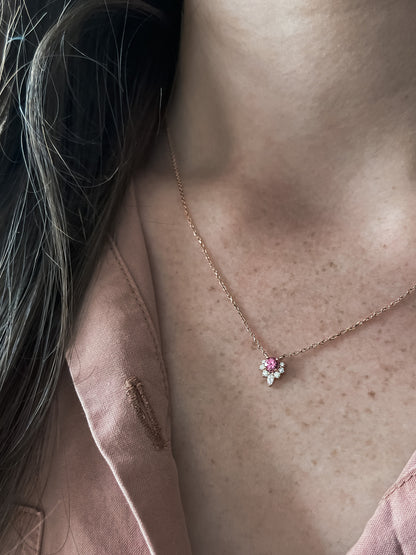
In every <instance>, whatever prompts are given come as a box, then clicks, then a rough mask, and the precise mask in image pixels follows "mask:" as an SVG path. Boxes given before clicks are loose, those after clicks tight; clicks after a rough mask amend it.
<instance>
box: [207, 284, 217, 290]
mask: <svg viewBox="0 0 416 555" xmlns="http://www.w3.org/2000/svg"><path fill="white" fill-rule="evenodd" d="M215 290H216V287H214V286H213V285H211V286H210V288H209V290H208V291H215Z"/></svg>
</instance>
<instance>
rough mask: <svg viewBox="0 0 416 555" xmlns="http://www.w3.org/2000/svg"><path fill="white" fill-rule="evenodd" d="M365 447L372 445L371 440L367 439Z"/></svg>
mask: <svg viewBox="0 0 416 555" xmlns="http://www.w3.org/2000/svg"><path fill="white" fill-rule="evenodd" d="M365 444H366V445H373V440H372V439H367V441H366V442H365Z"/></svg>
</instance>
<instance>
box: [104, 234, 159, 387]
mask: <svg viewBox="0 0 416 555" xmlns="http://www.w3.org/2000/svg"><path fill="white" fill-rule="evenodd" d="M109 241H110V249H111V252H112V253H113V256H114V258H115V259H116V262H117V264H118V266H119V268H120V270H121V272H122V274H123V276H124V278H125V279H126V281H127V283H128V285H129V288H130V291H131V292H132V294H133V296H134V298H135V300H136V302H137V304H138V306H139V308H140V311H141V313H142V315H143V318H144V321H145V322H146V326H147V329H148V331H149V333H150V337H151V338H152V343H153V348H154V350H155V353H156V358H157V361H158V363H159V369H160V371H161V374H162V380H163V386H164V388H165V394H166V396H167V397H168V396H169V388H168V384H167V378H166V376H165V372H164V371H163V363H162V358H161V354H160V351H159V347H158V342H157V340H156V337H155V334H154V332H153V329H152V325H151V324H150V322H149V318H148V315H147V313H146V312H147V311H146V309H145V307H144V306H143V304H144V303H143V300H142V299H141V298H140V297H139V296H138V295H137V292H136V288H137V286H136V284H134V285H133V284H132V283H131V280H130V276H129V274H128V272H127V271H126V268H125V267H124V261H123V260H121V259H120V256H119V253H118V249H117V246H116V244H115V243H114V240H113V238H112V237H111V236H110V237H109Z"/></svg>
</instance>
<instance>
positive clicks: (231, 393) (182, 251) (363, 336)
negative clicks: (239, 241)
mask: <svg viewBox="0 0 416 555" xmlns="http://www.w3.org/2000/svg"><path fill="white" fill-rule="evenodd" d="M149 230H150V233H148V236H147V237H148V244H149V246H150V249H149V250H150V259H151V266H152V272H153V275H154V283H155V292H156V301H157V306H158V313H159V321H160V327H161V337H162V350H163V355H164V359H165V363H166V366H167V371H168V376H169V383H170V389H171V399H172V446H173V451H174V456H175V459H176V463H177V467H178V474H179V482H180V488H181V494H182V500H183V505H184V510H185V516H186V519H187V524H188V530H189V535H190V538H191V543H192V546H193V551H194V552H195V553H196V554H197V555H208V554H212V553H224V554H225V553H230V554H231V553H240V554H242V555H249V554H250V555H252V554H253V553H256V555H257V554H258V555H268V554H275V553H278V554H279V555H293V554H294V553H310V554H311V555H315V554H316V555H318V554H319V555H323V554H324V555H336V554H345V553H346V552H347V550H348V549H349V548H350V547H352V546H353V544H354V543H355V542H356V541H357V540H358V538H359V536H360V535H361V533H362V531H363V529H364V527H365V525H366V523H367V521H368V520H369V518H370V517H371V516H372V515H373V513H374V512H375V510H376V507H377V504H378V502H379V500H380V499H381V497H382V495H383V493H384V492H385V491H386V490H387V488H388V487H389V486H391V485H392V483H393V482H394V481H395V480H396V478H397V477H398V475H399V474H400V472H401V470H402V469H403V467H404V466H405V464H406V462H407V461H408V460H409V458H410V456H411V455H412V453H413V452H414V451H415V450H416V437H415V434H414V421H415V416H416V347H415V343H414V326H415V318H416V301H415V300H414V298H413V296H410V297H408V298H407V299H406V301H404V302H403V303H401V304H399V305H398V306H397V307H395V308H393V309H392V310H390V311H388V312H386V313H384V314H382V315H381V316H379V317H377V318H375V319H373V320H372V321H371V322H368V323H366V324H364V325H363V326H360V327H359V328H358V329H357V330H355V331H352V332H350V333H348V334H346V335H345V336H342V337H339V338H337V339H336V340H334V341H330V342H327V343H326V344H325V345H323V346H320V347H317V348H314V349H311V350H309V351H308V352H306V353H304V354H301V355H299V356H294V357H289V358H288V359H287V361H286V362H287V369H286V372H285V374H284V375H283V376H282V377H281V378H280V379H279V380H278V381H276V382H275V383H274V384H273V386H272V387H268V386H267V384H266V380H265V378H264V377H262V375H261V371H260V370H259V369H258V367H259V363H260V362H261V360H262V358H263V356H262V354H261V353H260V351H258V350H257V349H256V348H255V346H254V343H253V342H252V340H251V338H250V336H249V334H248V333H247V331H246V329H245V328H244V326H243V323H242V321H241V318H240V317H239V316H238V314H237V312H236V311H235V310H234V309H233V307H232V306H231V303H230V302H229V301H228V300H227V298H226V296H225V295H224V292H223V291H221V289H220V287H219V286H218V283H217V282H216V280H215V277H214V276H213V275H212V272H211V271H210V269H209V268H208V266H207V265H206V263H205V262H204V260H203V257H201V253H200V252H199V251H198V250H197V249H195V245H194V244H193V238H192V237H191V236H189V237H190V238H189V240H188V237H187V238H186V239H185V240H182V239H181V240H179V238H178V237H175V231H173V233H172V234H170V235H169V241H168V242H167V241H166V232H164V233H161V232H159V228H152V227H151V226H148V231H149ZM180 238H182V235H181V236H180ZM168 243H169V244H170V245H171V246H170V247H169V248H167V246H166V245H167V244H168ZM172 245H174V248H172ZM290 250H291V251H292V250H293V249H290ZM189 253H191V254H189ZM337 262H338V261H337ZM249 266H250V265H249ZM253 266H255V264H251V270H250V272H247V273H246V274H244V273H242V272H240V273H237V274H234V275H233V278H234V279H233V284H234V286H235V290H236V291H239V292H241V293H240V295H239V296H238V302H239V304H240V305H241V307H242V308H243V309H244V312H245V314H246V315H247V316H248V318H249V321H250V325H251V326H252V328H253V330H254V331H255V333H256V335H257V336H258V337H259V339H260V340H261V342H262V343H263V344H264V345H265V346H266V347H267V350H268V351H270V354H271V355H273V354H279V352H282V351H283V352H288V351H289V352H290V351H295V350H297V349H299V348H303V347H305V346H307V345H310V344H312V343H314V342H315V341H320V340H321V339H322V338H324V337H327V336H329V335H331V334H333V333H335V332H337V331H339V330H340V329H342V328H344V327H347V326H349V325H351V324H352V323H353V322H354V321H355V320H357V319H359V318H362V317H364V316H366V315H367V314H369V313H370V312H371V311H372V310H375V309H377V308H379V307H380V306H382V305H383V304H386V303H387V302H388V301H389V300H391V299H392V298H394V296H395V294H392V295H391V296H390V297H388V296H387V298H386V295H385V291H386V290H388V288H389V287H390V288H391V290H392V291H394V287H393V286H394V280H391V281H390V282H389V281H388V279H386V280H385V283H384V282H383V280H381V281H380V284H377V283H374V282H371V287H369V283H370V282H369V280H368V275H367V271H366V270H365V269H363V271H362V272H359V271H357V267H355V268H354V269H351V271H348V268H345V267H344V268H343V269H342V270H341V271H340V270H339V268H338V271H336V270H337V268H336V264H335V263H332V266H331V263H330V264H329V265H328V268H327V272H328V274H327V279H319V276H318V277H317V279H316V280H313V279H309V278H308V270H307V266H306V265H305V267H304V268H302V267H301V266H299V267H298V268H297V270H298V271H297V272H296V276H297V277H294V274H293V273H292V272H290V271H286V270H285V269H284V268H281V267H279V265H278V264H270V265H269V267H268V269H267V272H268V275H267V277H266V278H265V277H264V273H263V274H260V273H259V274H257V273H256V271H255V269H254V270H253ZM316 266H318V267H321V268H322V264H317V265H316ZM237 267H238V265H237ZM313 267H314V266H313V264H309V268H313ZM226 270H227V269H226ZM331 272H332V273H331ZM225 273H226V275H230V272H228V271H226V272H225ZM383 277H385V276H383ZM326 283H327V284H328V286H326V285H325V284H326ZM305 285H306V286H305ZM383 291H384V293H383ZM401 292H402V291H401V290H400V291H399V292H398V294H400V293H401ZM361 293H362V294H361ZM370 293H371V294H370ZM398 294H397V295H398ZM397 295H396V296H397ZM271 349H276V352H271Z"/></svg>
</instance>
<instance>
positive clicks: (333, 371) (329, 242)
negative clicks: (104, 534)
mask: <svg viewBox="0 0 416 555" xmlns="http://www.w3.org/2000/svg"><path fill="white" fill-rule="evenodd" d="M415 21H416V5H415V4H414V3H412V2H410V1H402V2H394V1H387V0H375V1H371V0H367V1H366V2H362V1H358V0H357V1H355V0H354V1H346V0H314V1H313V2H311V0H290V1H282V0H277V1H276V0H263V1H262V2H256V1H250V2H248V1H243V2H242V1H240V0H221V1H220V0H188V1H185V12H184V27H183V35H182V43H181V52H180V59H179V70H178V74H177V80H176V84H175V90H174V93H173V95H172V97H171V102H170V105H169V110H168V122H169V126H170V129H171V135H172V138H173V142H174V148H175V153H176V156H177V160H178V164H179V169H180V173H181V175H182V178H183V181H184V184H185V191H186V195H187V199H188V202H189V205H190V207H191V212H192V214H193V216H194V218H195V221H196V223H197V226H198V228H199V230H200V231H201V234H202V235H203V237H204V240H205V241H206V243H207V245H208V247H209V250H210V252H211V253H212V254H213V258H214V260H215V263H216V265H217V266H218V267H219V268H220V269H221V271H222V273H223V274H224V276H225V277H226V281H227V283H229V285H230V288H231V290H232V291H233V293H234V294H235V296H236V298H237V301H238V302H239V303H240V304H241V306H242V308H243V310H244V311H245V313H246V314H247V316H248V318H249V322H250V324H251V325H252V326H253V328H254V329H255V331H256V332H257V333H258V335H259V336H260V339H261V341H262V343H263V344H264V345H265V346H266V348H267V349H268V350H269V351H272V352H273V353H274V352H275V351H274V349H276V350H277V352H279V350H283V351H285V352H288V351H294V350H296V349H298V348H301V347H304V346H305V345H308V344H310V343H312V342H314V341H317V340H318V341H319V340H320V339H322V338H323V337H326V336H329V335H331V334H333V333H334V332H337V331H338V330H340V329H341V328H344V327H347V326H349V325H351V324H353V323H354V322H355V321H357V320H359V319H360V318H362V317H364V316H366V315H367V314H369V313H370V312H372V311H373V310H376V309H377V308H379V307H381V306H383V305H385V304H387V303H388V302H390V301H391V300H392V299H394V298H396V297H398V296H399V295H400V294H401V293H403V292H404V291H405V290H406V289H407V288H408V287H409V286H410V285H411V284H412V283H413V280H414V276H415V275H416V257H415V256H413V245H414V238H415V237H416V223H415V222H416V219H415V218H414V214H415V212H416V194H415V180H416V176H415V160H414V157H415V154H414V153H415V152H416V135H415V132H414V129H415V128H416V125H415V123H416V122H415V118H416V86H415V77H414V76H415V66H414V60H415V59H416V33H415V32H414V27H415ZM136 184H137V186H136V192H137V198H138V201H139V211H140V217H141V219H142V222H143V229H144V233H145V237H146V241H147V245H148V249H149V256H150V262H151V266H152V271H153V275H154V281H155V290H156V300H157V305H158V312H159V317H160V325H161V335H162V346H163V351H164V357H165V361H166V365H167V368H168V372H169V376H170V384H171V391H172V445H173V449H174V455H175V458H176V461H177V464H178V472H179V478H180V485H181V491H182V497H183V502H184V508H185V513H186V517H187V522H188V527H189V534H190V537H191V541H192V545H193V549H194V552H195V553H197V554H203V555H205V554H207V555H208V554H212V553H221V554H228V553H230V554H233V553H240V554H243V555H245V554H247V555H248V554H251V555H252V554H253V553H256V555H257V554H271V553H279V555H292V554H293V555H294V554H296V555H298V554H300V553H308V554H312V555H314V554H317V555H318V554H319V555H323V554H325V555H335V554H341V553H344V554H345V553H346V551H347V549H348V548H349V547H351V546H352V545H353V543H354V542H355V541H356V540H357V539H358V537H359V535H360V534H361V532H362V530H363V528H364V526H365V523H366V522H367V520H368V519H369V518H370V517H371V515H372V514H373V513H374V511H375V509H376V506H377V503H378V501H379V499H380V498H381V496H382V494H383V493H384V492H385V490H386V489H387V488H388V487H389V486H390V485H391V484H392V483H393V481H394V480H395V479H396V478H397V476H398V474H399V473H400V471H401V470H402V468H403V466H404V465H405V463H406V462H407V460H408V459H409V458H410V456H411V454H412V452H413V451H414V450H415V448H416V446H415V442H414V431H413V426H412V425H411V422H412V421H413V422H414V417H415V413H416V410H415V407H416V372H415V364H414V361H415V360H416V349H415V347H414V339H413V338H414V317H415V313H416V302H415V300H414V298H413V296H411V297H408V298H407V299H406V300H405V301H403V302H402V303H401V304H400V305H399V306H398V307H396V308H394V309H392V310H391V311H390V312H388V313H387V314H383V315H382V316H380V317H379V318H377V319H375V320H373V321H372V322H370V323H368V324H365V325H364V326H363V327H362V328H360V330H359V331H355V332H352V333H351V334H349V335H348V336H345V337H343V338H341V339H337V340H336V341H335V342H331V343H329V344H327V345H326V346H324V347H320V348H318V349H314V350H313V351H310V352H309V353H306V354H304V355H301V356H300V357H293V358H290V359H288V360H287V364H288V370H287V373H286V375H285V376H284V377H283V378H282V380H281V381H279V382H278V384H276V386H273V387H272V388H267V386H266V385H265V383H264V379H263V378H262V377H261V375H260V372H259V371H258V370H257V368H258V364H259V360H261V358H262V356H261V354H260V353H259V352H258V351H257V350H256V349H254V348H252V345H251V340H250V337H249V336H248V334H247V333H246V331H245V330H244V328H243V327H242V325H241V321H240V320H239V317H238V315H237V314H236V312H235V311H234V310H233V308H232V307H231V305H230V303H229V302H228V301H227V299H226V298H225V296H224V293H223V292H222V291H221V290H220V288H219V286H218V284H217V282H216V280H215V277H214V276H213V274H212V272H211V270H210V269H209V267H208V265H207V263H206V261H205V260H204V258H203V256H202V255H201V253H200V251H199V250H198V245H197V243H196V241H195V238H194V237H193V236H192V233H191V232H190V230H189V228H188V227H187V224H186V221H185V219H184V216H183V212H182V208H181V205H180V203H179V200H178V191H177V189H176V182H175V177H174V174H173V171H172V168H171V166H170V161H169V153H168V150H167V143H166V139H165V137H164V135H162V136H161V137H160V140H158V142H157V144H156V147H155V149H154V151H153V153H152V156H151V158H150V160H149V164H148V166H147V168H145V169H144V170H143V172H142V173H141V174H140V175H138V176H137V178H136Z"/></svg>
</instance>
